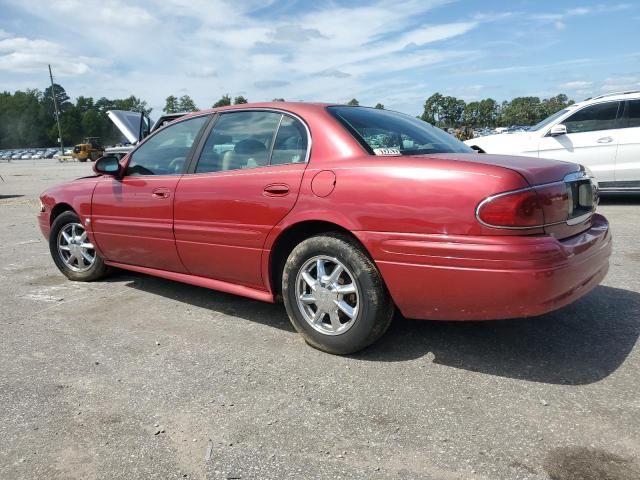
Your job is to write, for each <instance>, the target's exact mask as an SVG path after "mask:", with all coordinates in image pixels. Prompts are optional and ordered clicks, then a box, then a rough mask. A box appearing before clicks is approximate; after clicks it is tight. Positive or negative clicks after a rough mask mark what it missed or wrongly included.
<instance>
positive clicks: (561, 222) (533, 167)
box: [430, 153, 597, 239]
mask: <svg viewBox="0 0 640 480" xmlns="http://www.w3.org/2000/svg"><path fill="white" fill-rule="evenodd" d="M430 157H437V158H446V159H450V160H458V161H464V162H471V163H481V164H485V165H493V166H497V167H503V168H508V169H510V170H513V171H515V172H517V173H519V174H520V175H521V176H522V177H523V178H524V179H525V180H526V181H527V183H528V184H529V185H531V187H533V188H534V190H535V191H536V193H537V194H538V196H539V198H540V201H541V203H542V207H543V209H544V216H545V223H546V225H545V227H544V231H545V232H546V233H547V234H549V235H551V236H554V237H556V238H559V239H562V238H567V237H571V236H574V235H577V234H579V233H581V232H583V231H585V230H587V229H588V228H590V227H591V217H592V216H593V213H594V212H595V207H596V205H597V186H596V184H595V183H594V182H592V180H591V178H590V177H589V176H588V175H587V174H586V173H585V172H584V168H583V167H582V166H580V165H578V164H576V163H571V162H563V161H560V160H549V159H541V158H533V157H521V156H510V155H487V154H477V153H469V154H438V155H430ZM497 193H501V192H496V194H497ZM523 233H526V230H523Z"/></svg>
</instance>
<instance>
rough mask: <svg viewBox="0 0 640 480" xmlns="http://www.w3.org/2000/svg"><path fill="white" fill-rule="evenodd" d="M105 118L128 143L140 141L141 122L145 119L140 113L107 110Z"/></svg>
mask: <svg viewBox="0 0 640 480" xmlns="http://www.w3.org/2000/svg"><path fill="white" fill-rule="evenodd" d="M107 116H108V117H109V118H110V119H111V121H112V122H113V123H114V124H115V126H116V127H118V130H120V132H121V133H122V135H124V137H125V138H126V139H127V140H128V141H129V143H131V144H134V143H137V142H139V141H140V140H141V139H142V131H143V130H144V129H143V128H142V122H143V121H145V122H146V119H145V117H144V115H142V114H140V112H130V111H127V110H109V111H107Z"/></svg>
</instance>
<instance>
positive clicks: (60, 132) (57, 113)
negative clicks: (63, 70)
mask: <svg viewBox="0 0 640 480" xmlns="http://www.w3.org/2000/svg"><path fill="white" fill-rule="evenodd" d="M49 78H50V79H51V96H52V97H53V108H54V109H55V112H56V123H57V124H58V142H60V156H62V155H64V145H63V143H62V129H61V128H60V112H59V111H58V99H57V98H56V89H55V87H54V86H53V74H52V73H51V64H49Z"/></svg>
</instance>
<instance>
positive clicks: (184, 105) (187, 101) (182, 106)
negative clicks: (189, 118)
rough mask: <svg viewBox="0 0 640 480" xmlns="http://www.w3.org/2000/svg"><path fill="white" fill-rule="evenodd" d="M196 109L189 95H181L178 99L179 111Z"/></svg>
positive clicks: (193, 110)
mask: <svg viewBox="0 0 640 480" xmlns="http://www.w3.org/2000/svg"><path fill="white" fill-rule="evenodd" d="M197 110H198V107H196V103H195V102H194V101H193V99H192V98H191V97H190V96H189V95H183V96H181V97H180V100H178V111H179V112H195V111H197Z"/></svg>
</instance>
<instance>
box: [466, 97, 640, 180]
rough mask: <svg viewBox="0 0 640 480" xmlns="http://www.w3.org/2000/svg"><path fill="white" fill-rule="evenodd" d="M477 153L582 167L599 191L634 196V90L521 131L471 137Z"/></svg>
mask: <svg viewBox="0 0 640 480" xmlns="http://www.w3.org/2000/svg"><path fill="white" fill-rule="evenodd" d="M465 143H466V144H467V145H469V146H470V147H472V148H474V149H476V150H478V151H480V152H483V153H504V154H510V155H527V156H532V157H541V158H555V159H558V160H567V161H570V162H575V163H580V164H582V165H585V166H586V167H588V168H589V169H590V170H591V171H592V172H593V174H594V175H595V177H596V179H597V180H598V183H599V186H600V189H601V190H605V191H620V192H629V191H640V91H633V92H624V93H611V94H608V95H600V96H598V97H594V98H590V99H587V100H585V101H584V102H580V103H576V104H574V105H571V106H569V107H567V108H565V109H563V110H560V111H559V112H556V113H554V114H553V115H551V116H550V117H548V118H546V119H544V120H543V121H541V122H540V123H538V124H537V125H534V126H533V127H531V128H530V129H529V130H528V131H526V132H520V133H503V134H499V135H489V136H487V137H479V138H472V139H471V140H467V141H466V142H465Z"/></svg>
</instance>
